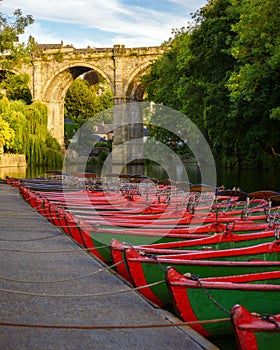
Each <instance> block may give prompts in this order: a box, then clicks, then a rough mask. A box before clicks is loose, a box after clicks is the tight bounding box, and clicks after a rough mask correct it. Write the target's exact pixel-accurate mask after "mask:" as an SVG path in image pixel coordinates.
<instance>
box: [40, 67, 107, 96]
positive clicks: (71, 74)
mask: <svg viewBox="0 0 280 350" xmlns="http://www.w3.org/2000/svg"><path fill="white" fill-rule="evenodd" d="M91 70H94V71H96V72H97V73H99V74H100V75H101V76H102V77H103V78H104V79H105V80H106V81H107V82H108V83H109V85H110V89H111V91H112V92H113V83H112V81H111V79H110V77H109V76H108V75H107V74H106V73H105V72H104V71H102V70H101V69H100V68H98V67H96V66H94V65H92V64H87V63H85V62H76V63H75V64H74V65H71V66H69V65H66V66H64V67H61V68H60V69H59V70H58V71H57V72H56V74H55V76H54V77H53V79H52V80H51V81H50V83H49V84H48V85H47V86H46V87H45V89H44V91H43V92H42V97H43V100H44V101H46V102H47V101H51V100H52V99H57V97H58V96H59V97H60V99H61V100H62V101H63V100H64V97H65V94H66V92H67V90H68V88H69V86H70V85H71V84H72V82H73V81H74V80H75V79H76V78H77V77H79V76H80V75H82V74H83V73H86V72H89V71H91Z"/></svg>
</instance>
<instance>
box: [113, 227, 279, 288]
mask: <svg viewBox="0 0 280 350" xmlns="http://www.w3.org/2000/svg"><path fill="white" fill-rule="evenodd" d="M276 233H277V230H266V231H260V232H254V233H245V234H240V233H239V234H234V233H232V232H230V231H225V232H223V233H215V234H213V235H210V236H208V237H204V238H198V239H188V240H181V241H172V242H165V243H154V244H149V245H140V246H134V248H135V249H136V250H137V251H138V252H139V251H140V252H141V253H145V254H146V255H147V254H154V255H171V254H184V253H189V252H190V251H195V250H201V251H206V250H219V249H232V248H242V247H248V246H253V245H257V244H261V243H265V242H271V241H272V240H273V239H274V237H275V236H276ZM130 246H131V244H130V243H122V242H120V241H118V240H117V239H115V238H113V239H112V241H111V244H110V251H111V257H112V260H113V263H114V264H116V270H117V272H118V273H119V274H120V275H121V276H122V277H123V278H125V279H127V280H128V281H131V277H130V274H129V272H128V270H127V266H126V264H125V260H124V251H125V249H128V248H129V247H130ZM187 250H189V251H187Z"/></svg>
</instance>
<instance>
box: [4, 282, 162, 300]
mask: <svg viewBox="0 0 280 350" xmlns="http://www.w3.org/2000/svg"><path fill="white" fill-rule="evenodd" d="M162 283H165V280H161V281H158V282H154V283H150V284H145V285H144V286H140V287H135V288H129V289H120V290H117V291H110V292H101V293H92V294H40V293H33V292H24V291H20V290H10V289H2V288H1V289H0V292H2V293H10V294H20V295H29V296H35V297H44V298H45V297H47V298H86V297H99V296H106V295H114V294H121V293H129V292H134V291H137V290H141V289H144V288H148V287H153V286H156V285H158V284H162Z"/></svg>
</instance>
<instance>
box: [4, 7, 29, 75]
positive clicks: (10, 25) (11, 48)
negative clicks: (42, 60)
mask: <svg viewBox="0 0 280 350" xmlns="http://www.w3.org/2000/svg"><path fill="white" fill-rule="evenodd" d="M0 1H2V0H0ZM33 21H34V20H33V17H32V16H30V15H27V16H24V15H23V14H22V10H20V9H17V10H15V11H14V13H13V16H12V17H8V16H6V15H4V14H3V13H0V56H1V58H0V70H4V71H11V70H12V69H13V67H15V66H16V65H17V64H19V63H20V61H21V60H22V59H23V58H26V54H27V52H28V47H27V46H26V45H25V44H24V43H21V44H20V43H18V36H19V35H20V34H23V33H24V30H25V28H26V27H27V26H28V25H30V24H32V23H33Z"/></svg>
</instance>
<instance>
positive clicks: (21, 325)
mask: <svg viewBox="0 0 280 350" xmlns="http://www.w3.org/2000/svg"><path fill="white" fill-rule="evenodd" d="M228 321H230V318H229V317H227V318H217V319H212V320H201V321H189V322H180V323H158V324H157V323H156V324H136V325H104V326H77V325H51V324H50V325H49V324H34V323H13V322H0V326H8V327H33V328H64V329H129V328H132V329H141V328H165V327H182V326H190V325H195V324H209V323H218V322H228Z"/></svg>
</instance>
